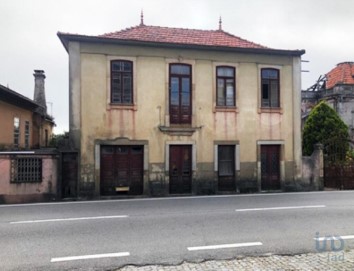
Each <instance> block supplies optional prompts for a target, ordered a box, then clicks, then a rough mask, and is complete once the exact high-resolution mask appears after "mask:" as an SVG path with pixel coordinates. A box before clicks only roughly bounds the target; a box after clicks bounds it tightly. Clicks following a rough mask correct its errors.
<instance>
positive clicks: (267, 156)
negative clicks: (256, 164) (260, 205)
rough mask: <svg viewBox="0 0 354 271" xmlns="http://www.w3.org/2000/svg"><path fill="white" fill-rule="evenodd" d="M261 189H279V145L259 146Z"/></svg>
mask: <svg viewBox="0 0 354 271" xmlns="http://www.w3.org/2000/svg"><path fill="white" fill-rule="evenodd" d="M261 189H262V190H278V189H280V145H262V146H261Z"/></svg>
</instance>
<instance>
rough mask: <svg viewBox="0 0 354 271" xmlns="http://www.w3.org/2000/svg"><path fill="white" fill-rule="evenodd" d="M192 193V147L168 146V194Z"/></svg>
mask: <svg viewBox="0 0 354 271" xmlns="http://www.w3.org/2000/svg"><path fill="white" fill-rule="evenodd" d="M191 191H192V146H190V145H171V146H170V194H188V193H191Z"/></svg>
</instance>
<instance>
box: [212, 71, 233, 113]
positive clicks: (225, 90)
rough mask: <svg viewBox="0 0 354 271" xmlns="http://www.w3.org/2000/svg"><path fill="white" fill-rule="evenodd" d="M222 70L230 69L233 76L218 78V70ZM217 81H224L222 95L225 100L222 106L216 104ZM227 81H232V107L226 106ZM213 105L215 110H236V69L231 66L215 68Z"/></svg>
mask: <svg viewBox="0 0 354 271" xmlns="http://www.w3.org/2000/svg"><path fill="white" fill-rule="evenodd" d="M222 68H227V69H232V71H233V76H232V77H231V76H219V75H218V70H219V69H222ZM219 79H221V80H223V81H224V89H223V92H224V93H223V94H224V98H225V103H224V104H222V105H221V104H218V102H219V101H218V94H219V86H218V82H219ZM227 79H233V105H227V83H226V82H227ZM215 95H216V96H215V97H216V98H215V104H216V107H217V108H236V68H235V67H233V66H229V65H217V66H215Z"/></svg>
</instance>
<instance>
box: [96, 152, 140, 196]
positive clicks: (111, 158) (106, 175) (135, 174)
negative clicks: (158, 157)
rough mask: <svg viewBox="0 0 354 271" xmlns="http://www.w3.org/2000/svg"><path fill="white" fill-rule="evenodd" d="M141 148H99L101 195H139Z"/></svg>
mask: <svg viewBox="0 0 354 271" xmlns="http://www.w3.org/2000/svg"><path fill="white" fill-rule="evenodd" d="M143 160H144V147H143V146H101V185H100V186H101V195H116V194H128V195H141V194H142V193H143V175H144V164H143Z"/></svg>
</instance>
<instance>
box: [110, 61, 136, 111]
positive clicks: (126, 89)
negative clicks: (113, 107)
mask: <svg viewBox="0 0 354 271" xmlns="http://www.w3.org/2000/svg"><path fill="white" fill-rule="evenodd" d="M111 103H112V104H121V105H132V104H133V62H131V61H126V60H112V61H111Z"/></svg>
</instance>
